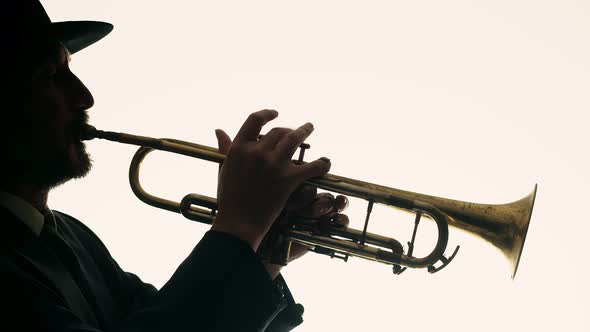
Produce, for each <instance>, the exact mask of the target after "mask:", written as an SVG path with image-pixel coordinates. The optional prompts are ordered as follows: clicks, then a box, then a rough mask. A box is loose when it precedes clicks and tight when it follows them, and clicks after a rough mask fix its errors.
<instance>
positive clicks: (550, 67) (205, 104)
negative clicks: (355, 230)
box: [44, 0, 590, 332]
mask: <svg viewBox="0 0 590 332" xmlns="http://www.w3.org/2000/svg"><path fill="white" fill-rule="evenodd" d="M44 4H45V6H46V8H47V10H48V12H49V14H50V16H51V17H52V19H53V20H54V21H60V20H76V19H95V20H105V21H108V22H112V23H113V24H114V25H115V31H114V32H113V33H112V34H111V35H110V36H108V37H107V38H105V39H104V40H103V41H101V42H100V43H99V44H97V45H96V46H95V47H92V48H89V49H88V50H85V51H82V52H80V53H79V54H77V55H75V56H74V57H73V59H72V63H71V66H72V68H73V70H74V72H75V73H77V74H78V75H79V76H80V78H81V79H82V80H83V81H84V82H85V83H86V84H87V86H88V87H89V88H90V90H91V91H92V92H93V93H94V96H95V99H96V105H95V107H94V108H93V109H92V110H91V112H90V114H91V122H92V123H93V124H94V125H95V126H97V127H98V128H102V129H108V130H116V131H127V132H132V133H137V134H143V135H148V136H156V137H175V138H180V139H185V140H190V141H194V142H199V143H203V144H208V145H215V144H216V141H215V136H214V129H215V128H223V129H225V130H226V131H227V132H228V133H230V134H231V135H232V136H233V135H234V134H235V133H236V132H237V130H238V128H239V127H240V125H241V123H242V122H243V120H244V119H245V118H246V116H247V115H248V114H249V113H251V112H253V111H256V110H259V109H262V108H274V109H277V110H278V111H279V112H280V115H279V118H278V119H277V120H275V121H273V122H272V123H271V125H270V126H269V127H268V128H267V129H266V130H268V129H270V127H271V126H287V127H296V126H299V125H301V124H303V123H305V122H307V121H311V122H313V124H314V125H315V128H316V131H315V133H314V134H313V135H312V137H310V139H309V143H310V144H311V145H312V149H311V151H310V152H309V155H308V160H311V159H313V158H318V157H320V156H327V157H329V158H330V159H331V160H332V170H331V173H334V174H339V175H344V176H348V177H353V178H357V179H361V180H365V181H370V182H375V183H379V184H383V185H387V186H392V187H396V188H401V189H407V190H412V191H417V192H421V193H428V194H433V195H438V196H444V197H449V198H456V199H461V200H469V201H475V202H485V203H501V202H508V201H512V200H516V199H518V198H521V197H523V196H525V195H526V194H528V193H529V192H530V190H532V187H533V185H534V184H535V183H538V184H539V193H538V196H537V201H536V205H535V211H534V213H533V218H532V222H531V226H530V229H529V234H528V237H527V242H526V246H525V250H524V254H523V258H522V261H521V265H520V269H519V273H518V275H517V278H516V280H514V281H511V280H510V278H509V274H510V269H509V267H508V266H507V264H506V263H505V261H504V258H503V257H502V256H501V254H499V253H498V252H497V251H496V250H495V249H494V248H493V247H492V246H490V245H488V244H487V243H484V242H482V241H479V240H477V239H475V238H472V237H470V236H466V235H465V234H463V233H461V232H456V231H455V232H452V233H451V237H450V240H449V244H450V247H449V249H448V250H449V251H450V250H451V248H452V247H451V246H454V245H455V244H460V245H461V250H460V251H459V254H458V256H457V257H456V259H455V261H454V262H453V263H452V264H451V265H449V266H448V267H447V268H446V269H445V270H444V271H442V272H440V273H439V274H436V275H430V274H428V273H427V272H426V271H422V270H412V271H406V273H405V274H404V275H402V276H393V275H392V273H391V271H390V269H389V268H388V267H387V266H385V265H381V264H375V263H370V262H365V261H361V260H360V259H352V260H350V261H349V262H348V263H343V262H340V261H332V260H330V259H329V258H328V257H324V256H319V255H313V254H310V255H308V257H305V258H304V259H301V260H300V261H297V262H295V263H293V264H292V265H290V266H289V267H288V268H286V269H285V271H284V275H285V276H286V278H287V280H288V282H289V285H290V288H291V289H292V291H293V292H294V294H295V296H296V298H297V300H298V301H300V302H301V303H303V304H304V305H305V308H306V312H305V323H304V324H303V325H302V326H301V327H300V328H299V329H298V331H323V330H338V331H358V330H371V331H394V330H408V329H411V330H413V331H429V330H433V329H440V330H446V331H457V332H459V331H482V332H483V331H494V332H496V331H500V330H501V331H555V330H563V331H572V332H573V331H589V330H590V321H589V318H588V311H589V309H590V300H589V295H590V287H589V286H588V285H587V283H586V282H587V280H589V277H590V268H589V266H588V262H587V260H586V258H587V255H588V249H587V240H586V239H587V237H588V235H587V234H588V231H589V230H590V226H589V225H588V217H587V211H586V207H587V205H588V204H587V187H588V185H589V181H588V180H589V176H588V174H587V170H588V169H589V166H590V165H589V164H590V158H589V157H588V147H589V146H588V142H589V139H590V137H589V136H590V134H589V133H588V130H587V127H588V123H589V121H588V120H589V116H588V114H587V113H588V108H589V106H590V102H589V100H588V90H589V88H590V79H589V77H590V68H589V61H588V59H589V58H590V47H589V46H588V45H589V43H588V40H589V37H590V23H588V22H589V20H588V17H589V14H590V5H589V3H588V2H586V1H493V2H492V1H489V2H484V1H373V0H370V1H342V0H340V1H326V0H315V1H308V0H301V1H276V0H275V1H208V2H205V1H180V0H174V1H138V0H134V1H131V0H127V1H115V0H100V1H96V0H95V1H89V0H77V1H73V0H52V1H45V2H44ZM266 130H265V131H266ZM88 149H89V151H90V152H91V154H92V156H93V159H94V161H95V167H94V169H93V171H92V173H91V174H90V175H89V176H88V177H87V178H86V179H84V180H80V181H75V182H72V183H70V184H68V185H66V186H63V187H61V188H59V189H58V190H56V191H55V193H54V194H53V196H52V197H51V201H50V205H51V207H52V208H54V209H58V210H62V211H64V212H68V213H70V214H72V215H74V216H76V217H78V218H79V219H81V220H83V221H84V222H85V223H87V225H89V226H90V227H91V228H92V229H93V230H94V231H95V232H96V233H97V234H98V235H99V236H100V237H101V238H102V239H103V241H104V242H105V243H106V244H107V246H108V247H109V248H110V250H111V252H112V254H113V256H115V258H116V259H117V260H118V261H119V262H120V263H121V265H122V266H123V267H124V268H125V269H127V270H129V271H133V272H135V273H136V274H138V275H139V276H141V278H142V279H143V280H145V281H146V282H151V283H153V284H154V285H156V286H158V287H160V286H162V285H163V284H164V283H165V282H166V280H167V279H168V278H169V276H170V275H171V274H172V273H173V271H174V269H175V268H176V266H177V265H178V264H179V263H180V262H181V261H182V260H183V259H184V258H185V257H186V255H187V254H188V253H189V252H190V250H191V249H192V248H193V247H194V245H195V244H196V243H197V242H198V241H199V239H200V238H201V236H202V235H203V233H204V232H205V231H206V230H207V226H205V225H200V224H196V223H192V222H190V221H187V220H185V219H184V218H182V217H181V216H180V215H176V214H172V213H168V212H164V211H161V210H158V209H155V208H152V207H149V206H147V205H144V204H143V203H140V202H139V201H138V200H137V199H136V198H135V197H134V196H133V194H132V193H131V191H130V189H129V187H128V182H127V167H128V163H129V160H130V158H131V156H132V154H133V152H134V151H135V148H133V147H129V146H122V145H117V144H114V143H109V142H99V141H96V142H90V143H89V144H88ZM144 168H145V172H144V173H143V179H144V180H145V186H146V187H147V188H150V189H153V190H154V191H155V192H157V193H158V194H161V195H165V196H166V197H170V198H172V199H180V198H181V197H182V196H183V195H184V194H187V193H189V192H199V193H205V194H209V195H213V194H214V193H215V185H216V181H215V176H216V168H215V167H214V166H213V165H210V164H208V163H205V162H199V161H191V160H187V159H186V158H182V157H175V156H169V155H165V154H158V155H155V154H154V156H153V157H152V158H149V159H148V160H147V161H146V162H145V166H144ZM351 203H352V204H351V207H350V208H349V210H348V214H349V216H350V218H351V219H352V225H353V226H356V227H360V224H361V223H362V221H361V220H362V218H363V211H364V209H365V205H364V203H361V202H358V201H352V202H351ZM411 219H412V218H411V216H410V217H409V216H404V215H400V214H396V213H394V211H392V210H391V209H388V208H385V207H379V209H377V210H376V211H375V213H374V216H373V222H374V224H372V227H371V228H370V230H373V231H378V232H380V233H382V234H384V235H389V236H393V237H395V238H397V239H398V240H400V241H401V242H402V243H405V242H406V241H408V240H409V236H410V234H411V224H412V222H411ZM427 226H428V225H426V224H425V225H424V227H423V228H422V232H421V233H420V234H419V239H418V243H417V245H418V247H420V249H418V250H419V253H426V252H428V251H429V250H430V248H431V246H432V236H431V235H432V230H433V228H432V227H427Z"/></svg>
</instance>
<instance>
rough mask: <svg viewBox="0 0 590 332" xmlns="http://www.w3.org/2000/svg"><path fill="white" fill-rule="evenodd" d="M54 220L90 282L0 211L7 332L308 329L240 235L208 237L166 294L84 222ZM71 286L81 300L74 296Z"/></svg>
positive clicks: (2, 321)
mask: <svg viewBox="0 0 590 332" xmlns="http://www.w3.org/2000/svg"><path fill="white" fill-rule="evenodd" d="M54 214H55V217H56V223H57V229H58V232H59V233H60V234H61V235H62V237H63V238H64V239H65V242H66V243H67V244H69V246H70V247H71V248H72V249H73V252H74V253H75V257H76V258H77V260H78V262H79V266H80V270H81V271H82V275H84V276H85V277H86V283H81V282H77V283H76V281H74V278H72V277H71V274H70V273H67V272H65V273H64V271H67V269H64V268H62V267H61V266H63V265H60V264H55V262H56V260H55V258H56V257H51V256H52V254H50V253H51V252H52V251H51V250H48V248H47V247H45V244H44V243H43V242H42V241H40V240H39V238H37V237H36V236H35V235H34V234H33V233H32V232H31V231H30V229H29V228H28V227H27V226H26V225H25V224H24V223H23V222H22V221H20V220H18V219H17V218H16V217H15V216H13V215H12V214H10V212H8V211H7V210H6V209H3V208H0V281H1V283H0V331H38V332H42V331H52V332H53V331H64V332H74V331H77V332H82V331H84V332H98V331H120V332H128V331H129V332H130V331H145V332H156V331H170V332H172V331H195V332H196V331H265V330H266V331H289V330H291V329H293V328H294V327H295V326H297V325H299V324H300V323H301V322H302V321H303V320H302V318H301V315H302V313H303V307H302V306H301V305H298V304H295V303H294V302H293V300H292V297H291V294H290V293H289V290H288V289H287V287H286V285H285V284H284V280H282V277H280V276H279V277H278V278H277V280H275V281H274V282H273V281H272V280H271V278H270V277H269V275H268V273H267V272H266V270H265V269H264V266H263V265H262V263H261V262H260V260H259V259H258V257H257V256H256V254H255V253H254V252H253V251H252V249H251V248H250V247H249V246H248V245H247V244H246V243H245V242H243V241H241V240H239V239H237V238H235V237H232V236H230V235H227V234H224V233H219V232H212V231H209V232H207V233H206V235H205V236H204V237H203V239H202V240H201V241H200V242H199V244H198V245H197V246H196V247H195V249H194V250H193V251H192V253H191V254H190V255H189V256H188V257H187V258H186V259H185V261H184V262H183V263H182V264H181V265H180V266H179V267H178V269H177V270H176V272H175V273H174V275H173V276H172V277H171V278H170V280H169V281H168V282H167V283H166V284H165V285H164V287H162V289H160V290H159V291H158V290H156V288H155V287H153V286H152V285H150V284H147V283H144V282H142V281H141V280H140V279H139V278H138V277H137V276H136V275H134V274H132V273H128V272H124V271H123V270H122V269H121V268H120V267H119V265H118V264H117V263H116V262H115V260H114V259H113V258H112V257H111V255H110V254H109V252H108V251H107V249H106V247H105V246H104V245H103V244H102V242H101V241H100V239H99V238H98V237H97V236H96V235H95V234H94V233H93V232H92V231H91V230H90V229H88V228H87V227H86V226H84V225H83V224H82V223H81V222H79V221H78V220H76V219H74V218H72V217H70V216H68V215H65V214H63V213H59V212H56V211H54ZM130 245H133V244H132V239H130ZM64 285H65V286H64ZM68 285H69V286H71V285H74V287H73V289H76V290H78V289H79V292H78V291H76V292H73V293H74V296H73V295H72V294H67V293H72V292H71V291H70V292H64V289H66V288H68ZM76 285H77V286H78V287H76ZM71 289H72V288H70V290H71ZM80 294H81V297H80ZM72 297H78V298H79V299H80V298H81V299H82V300H81V302H83V303H84V302H85V304H86V305H80V302H76V301H73V300H72Z"/></svg>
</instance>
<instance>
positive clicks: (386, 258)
mask: <svg viewBox="0 0 590 332" xmlns="http://www.w3.org/2000/svg"><path fill="white" fill-rule="evenodd" d="M94 138H99V139H105V140H108V141H113V142H119V143H125V144H131V145H136V146H140V147H139V149H138V150H137V152H136V153H135V155H134V156H133V158H132V160H131V164H130V166H129V183H130V186H131V189H132V190H133V193H134V194H135V195H136V196H137V197H138V198H139V199H140V200H141V201H143V202H144V203H146V204H148V205H151V206H153V207H157V208H160V209H164V210H168V211H171V212H176V213H181V214H182V215H183V216H184V217H186V218H188V219H190V220H194V221H198V222H202V223H206V224H212V223H213V221H214V220H215V216H216V214H217V200H216V198H213V197H208V196H205V195H200V194H194V193H193V194H188V195H186V196H184V197H183V198H182V199H181V200H180V201H173V200H168V199H165V198H161V197H158V196H154V195H152V194H150V193H148V192H146V191H145V190H144V189H143V187H142V186H141V183H140V180H139V173H140V167H141V163H142V161H143V160H144V158H145V157H146V156H147V154H149V153H150V152H152V151H155V150H160V151H167V152H170V153H175V154H181V155H185V156H188V157H192V158H198V159H202V160H207V161H210V162H215V163H222V162H223V161H224V159H225V156H224V155H223V154H221V153H220V152H219V150H218V149H216V148H213V147H209V146H206V145H201V144H196V143H192V142H186V141H182V140H177V139H170V138H162V139H158V138H151V137H145V136H137V135H131V134H127V133H117V132H110V131H102V130H98V129H96V128H94V127H92V126H88V128H87V130H86V131H85V135H84V137H83V139H85V140H91V139H94ZM309 148H310V146H309V145H308V144H305V143H304V144H302V145H301V146H300V151H299V158H298V159H297V160H295V161H294V162H299V163H303V162H304V161H303V158H304V154H305V151H306V150H307V149H309ZM305 183H307V184H309V185H312V186H315V187H317V188H319V189H323V190H327V191H331V192H335V193H339V194H343V195H347V196H350V197H356V198H360V199H364V200H365V201H367V214H366V217H365V221H364V226H363V229H362V230H356V229H352V228H350V227H347V228H344V227H342V226H337V225H334V224H333V223H331V222H330V220H325V219H320V220H314V219H309V218H303V217H298V216H291V215H289V217H288V218H286V219H288V221H287V222H286V223H283V224H282V225H281V227H280V229H279V230H278V231H277V232H278V233H279V234H280V235H281V238H283V239H286V240H285V241H284V242H283V243H284V245H281V248H282V249H281V251H280V253H279V254H278V255H275V254H273V257H274V258H273V263H281V264H286V262H287V261H288V258H289V248H290V244H291V243H292V241H295V242H298V243H301V244H304V245H307V246H309V247H310V250H311V251H313V252H315V253H319V254H324V255H328V256H330V257H332V258H337V259H341V260H344V261H347V260H348V258H349V257H350V256H353V257H360V258H364V259H368V260H372V261H376V262H380V263H384V264H387V265H391V266H392V270H393V273H394V274H401V273H402V272H404V271H405V270H406V269H407V268H426V269H427V271H428V272H430V273H436V272H438V271H440V270H441V269H443V268H444V267H446V266H447V265H448V264H449V263H450V262H451V261H452V260H453V258H454V257H455V255H456V254H457V252H458V250H459V246H456V247H455V249H454V251H453V252H452V253H451V255H449V256H447V255H446V254H445V251H446V249H447V244H448V236H449V230H448V228H449V226H452V227H454V228H457V229H462V230H464V231H467V232H468V233H471V234H473V235H475V236H478V237H480V238H482V239H483V240H485V241H487V242H489V243H490V244H492V245H493V246H495V247H496V248H497V249H499V250H500V251H501V252H502V253H503V254H504V255H505V257H506V258H507V259H508V262H509V263H510V266H511V277H512V278H514V277H515V276H516V272H517V270H518V265H519V261H520V257H521V254H522V250H523V247H524V242H525V239H526V234H527V230H528V227H529V223H530V219H531V215H532V211H533V206H534V202H535V196H536V192H537V185H535V187H534V188H533V191H532V192H531V193H530V194H529V195H527V196H525V197H523V198H522V199H519V200H517V201H514V202H512V203H506V204H478V203H470V202H463V201H458V200H453V199H447V198H441V197H436V196H430V195H425V194H420V193H414V192H410V191H405V190H400V189H395V188H390V187H386V186H382V185H378V184H373V183H369V182H363V181H360V180H355V179H351V178H346V177H343V176H338V175H334V174H325V175H324V176H321V177H317V178H312V179H308V180H306V181H305ZM374 204H383V205H387V206H391V207H394V208H398V209H401V210H404V211H409V212H411V213H415V219H414V229H413V233H412V237H411V240H410V241H408V242H407V244H408V247H407V248H408V249H407V251H404V249H403V246H402V245H401V243H400V242H399V241H397V240H395V239H394V238H390V237H386V236H382V235H379V234H373V233H370V232H368V231H367V230H368V225H369V220H370V215H371V211H372V209H373V206H374ZM422 216H426V217H427V218H428V219H431V220H432V221H434V223H435V224H436V228H437V230H438V238H437V241H436V244H435V246H434V248H433V249H432V251H431V252H430V253H429V254H428V255H426V256H424V257H415V256H414V255H413V251H414V242H415V239H416V234H417V229H418V225H419V224H420V220H421V218H422ZM273 227H274V226H273Z"/></svg>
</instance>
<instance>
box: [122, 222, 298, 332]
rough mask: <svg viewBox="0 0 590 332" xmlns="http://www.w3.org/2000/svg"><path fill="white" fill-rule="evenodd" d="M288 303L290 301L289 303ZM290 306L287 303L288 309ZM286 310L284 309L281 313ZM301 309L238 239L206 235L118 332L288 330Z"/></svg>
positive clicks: (282, 282) (282, 283)
mask: <svg viewBox="0 0 590 332" xmlns="http://www.w3.org/2000/svg"><path fill="white" fill-rule="evenodd" d="M290 302H292V303H290ZM290 304H291V305H290ZM285 309H287V310H285ZM301 313H302V312H301V310H300V306H297V305H296V304H295V303H294V302H293V300H292V297H291V295H290V293H288V288H287V287H286V284H285V283H284V280H283V279H282V277H280V278H279V279H278V280H277V282H273V281H272V279H271V278H270V276H269V274H268V272H267V271H266V269H265V268H264V266H263V264H262V263H261V262H260V260H259V258H258V257H257V255H256V254H255V253H254V252H253V251H252V249H251V248H250V247H249V246H248V245H247V244H246V243H245V242H243V241H241V240H239V239H237V238H235V237H233V236H231V235H228V234H225V233H221V232H214V231H209V232H207V233H206V234H205V236H204V237H203V239H202V240H201V242H200V243H199V244H198V245H197V246H196V248H195V249H194V250H193V252H192V253H191V254H190V255H189V257H187V259H186V260H185V261H184V262H183V263H182V264H181V265H180V266H179V268H178V269H177V270H176V272H175V273H174V274H173V276H172V277H171V278H170V280H169V281H168V282H167V283H166V284H165V285H164V287H162V289H161V290H160V291H159V292H158V293H157V294H155V295H154V297H153V298H151V299H150V300H149V301H148V302H147V303H146V304H145V305H144V306H140V307H139V308H138V310H136V311H134V312H132V313H131V314H130V315H129V317H128V318H127V320H126V321H125V323H124V324H123V325H122V326H121V327H120V330H121V331H265V330H267V327H269V329H268V331H277V332H278V331H281V332H282V331H290V330H291V329H293V328H294V327H295V326H297V325H299V324H300V323H301V322H302V318H301Z"/></svg>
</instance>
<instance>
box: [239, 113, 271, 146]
mask: <svg viewBox="0 0 590 332" xmlns="http://www.w3.org/2000/svg"><path fill="white" fill-rule="evenodd" d="M278 115H279V112H277V111H275V110H262V111H258V112H255V113H252V114H250V116H248V118H247V119H246V121H245V122H244V124H243V125H242V127H241V128H240V131H238V134H237V135H236V138H235V139H234V141H236V142H242V141H256V140H257V139H258V135H259V134H260V130H262V127H263V126H264V125H265V124H266V123H267V122H269V121H271V120H273V119H275V118H276V117H277V116H278Z"/></svg>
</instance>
